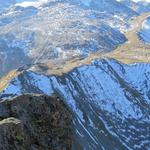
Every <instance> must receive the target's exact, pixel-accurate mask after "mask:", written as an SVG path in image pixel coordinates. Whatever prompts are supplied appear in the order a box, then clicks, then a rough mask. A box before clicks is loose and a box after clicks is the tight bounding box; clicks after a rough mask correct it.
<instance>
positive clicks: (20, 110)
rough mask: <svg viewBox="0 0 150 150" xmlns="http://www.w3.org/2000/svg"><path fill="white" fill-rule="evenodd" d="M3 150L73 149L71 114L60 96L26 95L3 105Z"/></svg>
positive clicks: (0, 106) (0, 126)
mask: <svg viewBox="0 0 150 150" xmlns="http://www.w3.org/2000/svg"><path fill="white" fill-rule="evenodd" d="M0 118H1V121H0V133H1V134H0V149H1V150H70V149H72V148H71V147H72V134H71V113H70V111H69V109H68V108H67V107H66V105H65V104H64V102H63V101H62V100H60V99H59V98H58V97H48V96H43V95H23V96H20V97H17V98H14V99H12V100H9V101H3V102H1V103H0Z"/></svg>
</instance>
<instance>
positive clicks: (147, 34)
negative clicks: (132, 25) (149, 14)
mask: <svg viewBox="0 0 150 150" xmlns="http://www.w3.org/2000/svg"><path fill="white" fill-rule="evenodd" d="M139 37H140V39H142V40H143V41H144V42H145V43H150V18H147V19H146V20H145V21H144V22H143V25H142V29H141V31H140V32H139Z"/></svg>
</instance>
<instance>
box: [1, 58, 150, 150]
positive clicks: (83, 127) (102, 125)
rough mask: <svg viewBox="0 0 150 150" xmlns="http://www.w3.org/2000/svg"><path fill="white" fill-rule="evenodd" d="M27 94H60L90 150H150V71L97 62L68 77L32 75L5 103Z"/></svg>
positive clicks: (18, 80) (18, 81) (9, 91)
mask: <svg viewBox="0 0 150 150" xmlns="http://www.w3.org/2000/svg"><path fill="white" fill-rule="evenodd" d="M23 93H40V94H42V93H44V94H47V95H52V94H54V93H58V94H59V95H60V96H62V97H63V99H64V100H65V101H66V102H67V104H68V105H69V106H70V108H71V110H72V111H73V112H74V114H75V116H74V128H75V137H76V138H75V139H76V142H77V143H78V144H79V145H80V146H81V147H84V149H87V150H89V149H98V150H99V149H106V150H107V149H122V150H123V149H125V150H126V149H133V150H143V149H145V150H148V148H149V146H150V141H149V138H150V135H149V132H148V131H149V130H150V128H149V127H150V124H149V120H150V105H149V104H150V65H149V64H146V63H139V64H132V65H125V64H121V63H119V62H117V61H115V60H109V59H101V60H95V61H93V62H92V63H91V64H89V65H84V66H81V67H79V68H75V69H73V70H72V71H70V72H69V73H66V74H64V75H62V76H55V75H50V76H46V75H44V74H39V73H38V72H33V71H32V69H27V70H26V71H24V72H23V73H21V74H20V75H18V76H17V77H15V78H14V79H13V80H12V81H11V82H10V83H9V85H8V86H7V87H6V88H5V89H4V90H3V92H2V93H1V98H3V99H8V98H9V97H12V96H16V95H20V94H23Z"/></svg>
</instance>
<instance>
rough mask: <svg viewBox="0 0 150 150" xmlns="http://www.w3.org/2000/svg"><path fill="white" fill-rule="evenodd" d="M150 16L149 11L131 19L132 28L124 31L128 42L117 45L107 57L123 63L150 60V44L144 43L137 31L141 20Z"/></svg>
mask: <svg viewBox="0 0 150 150" xmlns="http://www.w3.org/2000/svg"><path fill="white" fill-rule="evenodd" d="M149 16H150V13H144V14H142V15H140V16H138V17H136V18H135V19H134V20H133V21H132V26H133V29H132V30H130V31H127V32H126V33H125V35H126V38H127V39H128V42H126V43H125V44H123V45H121V46H119V47H118V48H117V49H116V50H114V51H113V52H111V53H109V54H105V56H107V57H111V58H115V59H117V60H119V61H122V62H124V63H133V62H150V45H148V44H145V43H144V42H143V41H141V40H140V39H139V36H138V32H139V31H140V29H141V26H142V23H143V21H144V20H145V19H146V18H148V17H149Z"/></svg>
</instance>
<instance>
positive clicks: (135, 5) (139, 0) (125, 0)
mask: <svg viewBox="0 0 150 150" xmlns="http://www.w3.org/2000/svg"><path fill="white" fill-rule="evenodd" d="M117 1H119V2H121V3H122V4H125V5H126V6H128V7H130V8H131V9H133V10H134V11H136V12H138V13H143V12H149V11H150V1H149V0H117Z"/></svg>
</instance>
